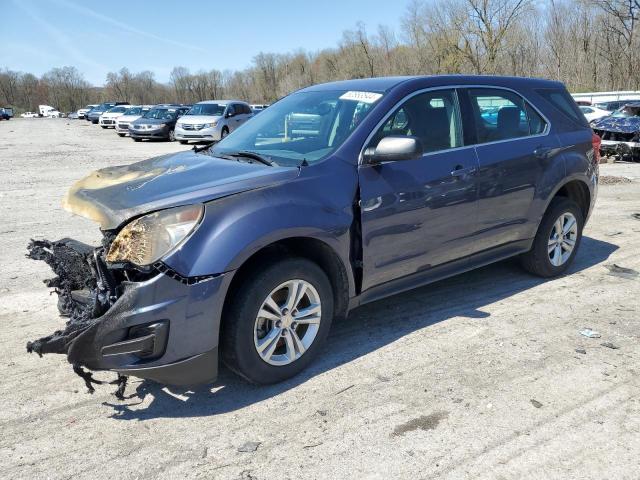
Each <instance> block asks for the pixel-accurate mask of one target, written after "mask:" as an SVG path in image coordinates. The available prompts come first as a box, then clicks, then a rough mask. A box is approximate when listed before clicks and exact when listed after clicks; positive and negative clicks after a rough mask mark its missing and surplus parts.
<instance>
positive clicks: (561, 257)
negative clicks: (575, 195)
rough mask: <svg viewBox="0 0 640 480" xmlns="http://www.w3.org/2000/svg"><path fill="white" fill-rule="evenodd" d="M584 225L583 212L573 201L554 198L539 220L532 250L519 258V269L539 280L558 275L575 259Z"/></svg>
mask: <svg viewBox="0 0 640 480" xmlns="http://www.w3.org/2000/svg"><path fill="white" fill-rule="evenodd" d="M583 226H584V218H583V216H582V211H581V210H580V207H579V206H578V204H577V203H576V202H574V201H573V200H570V199H568V198H565V197H557V198H554V199H553V200H552V201H551V204H550V205H549V208H548V209H547V211H546V213H545V214H544V217H542V221H541V222H540V226H539V227H538V232H537V233H536V236H535V238H534V240H533V245H532V246H531V250H529V251H528V252H527V253H525V254H524V255H523V256H522V258H521V263H522V266H523V267H524V268H525V270H527V271H529V272H531V273H533V274H535V275H538V276H540V277H555V276H557V275H561V274H562V273H564V272H565V270H567V268H569V266H570V265H571V263H572V262H573V260H574V258H575V256H576V252H577V251H578V247H579V246H580V240H581V239H582V228H583Z"/></svg>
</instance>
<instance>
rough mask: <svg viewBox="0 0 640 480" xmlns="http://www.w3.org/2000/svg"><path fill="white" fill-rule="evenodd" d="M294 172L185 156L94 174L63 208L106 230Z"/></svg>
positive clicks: (277, 180)
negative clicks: (158, 211)
mask: <svg viewBox="0 0 640 480" xmlns="http://www.w3.org/2000/svg"><path fill="white" fill-rule="evenodd" d="M298 173H299V170H298V169H297V168H291V167H288V168H285V167H269V166H266V165H262V164H253V163H245V162H237V161H234V160H225V159H221V158H216V157H212V156H209V155H207V154H202V153H201V154H197V153H195V152H193V151H187V152H182V153H178V154H170V155H164V156H161V157H156V158H151V159H149V160H144V161H142V162H138V163H134V164H131V165H122V166H117V167H108V168H103V169H101V170H97V171H95V172H93V173H91V174H90V175H89V176H87V177H85V178H83V179H82V180H79V181H78V182H76V183H75V184H74V185H73V186H72V187H71V189H69V191H68V192H67V195H66V196H65V198H64V200H63V207H64V208H65V209H66V210H68V211H70V212H72V213H75V214H77V215H80V216H83V217H85V218H89V219H91V220H94V221H96V222H98V223H99V224H100V228H101V229H102V230H112V229H114V228H116V227H118V226H119V225H121V224H122V223H124V222H125V221H127V220H128V219H130V218H132V217H136V216H138V215H141V214H144V213H149V212H152V211H155V210H161V209H164V208H168V207H176V206H180V205H188V204H193V203H202V202H206V201H210V200H215V199H217V198H221V197H225V196H228V195H233V194H236V193H240V192H245V191H248V190H254V189H257V188H263V187H267V186H271V185H275V184H278V183H284V182H287V181H290V180H292V179H294V178H296V177H297V176H298Z"/></svg>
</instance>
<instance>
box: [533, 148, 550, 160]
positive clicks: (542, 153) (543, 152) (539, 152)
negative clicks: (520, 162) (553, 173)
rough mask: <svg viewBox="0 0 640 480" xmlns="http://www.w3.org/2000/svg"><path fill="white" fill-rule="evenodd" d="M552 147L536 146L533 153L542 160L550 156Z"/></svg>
mask: <svg viewBox="0 0 640 480" xmlns="http://www.w3.org/2000/svg"><path fill="white" fill-rule="evenodd" d="M552 151H553V148H550V147H538V148H536V149H535V150H534V151H533V154H534V155H535V156H536V157H537V158H540V159H542V160H544V159H547V158H549V157H550V156H551V153H552Z"/></svg>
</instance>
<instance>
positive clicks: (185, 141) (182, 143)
mask: <svg viewBox="0 0 640 480" xmlns="http://www.w3.org/2000/svg"><path fill="white" fill-rule="evenodd" d="M179 142H180V145H186V144H187V143H189V142H188V141H187V140H179Z"/></svg>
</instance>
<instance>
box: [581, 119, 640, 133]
mask: <svg viewBox="0 0 640 480" xmlns="http://www.w3.org/2000/svg"><path fill="white" fill-rule="evenodd" d="M592 126H593V128H597V129H599V130H606V131H607V132H620V133H635V132H638V131H640V116H636V117H604V118H601V119H599V120H596V121H595V122H593V124H592Z"/></svg>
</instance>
